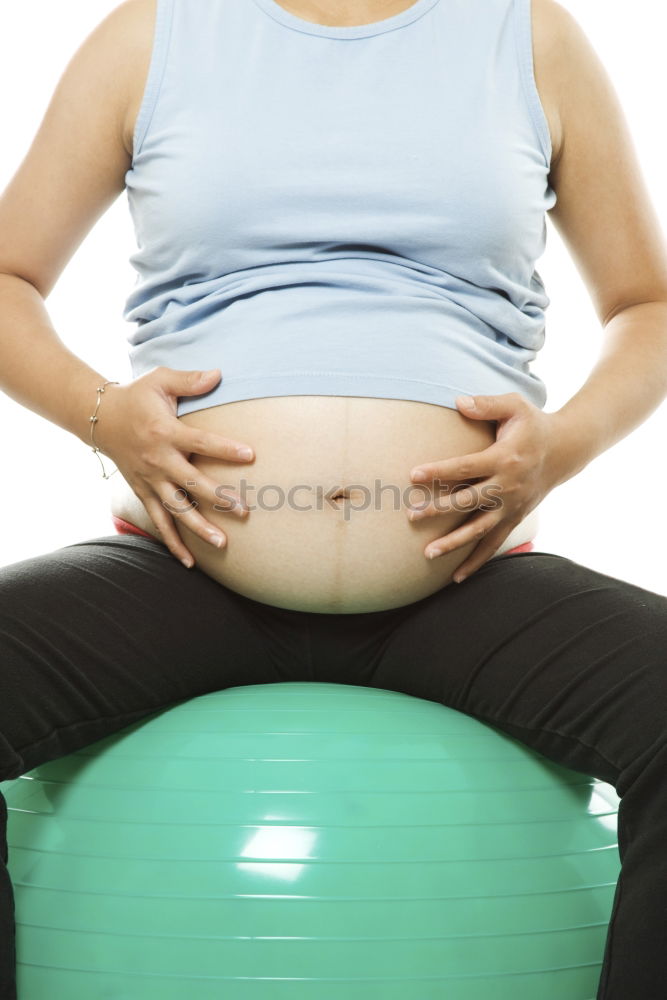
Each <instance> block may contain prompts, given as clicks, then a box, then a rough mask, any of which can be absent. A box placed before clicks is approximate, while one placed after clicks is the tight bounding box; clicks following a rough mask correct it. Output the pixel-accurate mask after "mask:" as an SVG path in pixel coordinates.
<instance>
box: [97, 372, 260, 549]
mask: <svg viewBox="0 0 667 1000" xmlns="http://www.w3.org/2000/svg"><path fill="white" fill-rule="evenodd" d="M219 381H220V370H219V369H218V368H214V369H212V370H211V371H208V372H201V371H180V370H178V369H175V368H166V367H164V366H160V367H159V368H154V369H153V370H152V371H150V372H148V373H147V374H146V375H142V376H140V377H139V378H137V379H135V380H134V381H132V382H128V383H126V384H125V385H117V386H114V385H110V386H107V387H106V389H105V391H104V396H103V397H102V404H101V406H100V408H99V413H98V420H99V422H98V423H97V424H96V425H95V432H94V433H95V444H96V445H97V447H98V448H99V449H100V451H102V452H103V454H105V455H108V456H109V458H111V459H112V461H113V462H115V464H116V466H117V468H118V470H119V472H120V473H121V474H122V476H123V477H124V479H125V480H126V482H127V483H128V484H129V486H130V487H131V488H132V490H133V491H134V493H135V494H136V495H137V497H138V498H139V499H140V500H141V502H142V503H143V505H144V507H145V508H146V510H147V512H148V515H149V516H150V518H151V520H152V521H153V524H154V525H155V527H156V528H157V529H158V530H159V532H160V533H161V536H162V538H163V539H164V543H165V545H166V546H167V548H168V549H169V551H170V552H171V553H172V554H173V555H175V556H176V558H177V559H179V560H180V561H181V562H182V563H184V565H186V566H188V568H189V567H190V566H193V565H194V562H195V560H194V558H193V556H192V553H191V552H190V551H189V550H188V548H187V547H186V546H185V545H184V543H183V541H182V540H181V537H180V535H179V533H178V531H177V530H176V527H175V524H174V517H173V514H175V515H176V516H177V517H179V518H180V520H181V521H182V522H183V523H184V524H185V525H187V526H188V528H190V529H191V530H192V531H193V532H194V533H195V534H197V535H199V537H200V538H203V539H204V541H206V542H210V543H212V544H214V545H218V547H222V546H223V545H225V544H226V542H227V539H226V538H225V536H224V535H223V534H222V533H221V531H220V528H219V527H218V526H217V525H215V524H212V523H211V522H210V521H207V520H206V518H205V517H203V516H202V515H201V514H200V513H198V511H197V509H196V508H197V507H198V506H199V503H198V501H196V500H194V501H193V500H190V499H189V498H188V497H187V493H188V489H187V485H188V484H190V485H191V486H192V485H194V484H196V486H197V495H198V496H202V497H204V498H205V499H206V500H210V501H211V503H212V504H217V506H216V508H215V509H216V510H221V509H223V507H224V505H225V504H226V501H227V500H229V510H230V511H233V512H234V514H235V515H236V516H239V517H245V516H246V514H247V513H248V508H247V507H245V506H244V505H243V502H242V500H241V497H240V496H239V495H238V494H236V493H234V492H233V491H232V490H229V489H227V490H225V491H222V490H221V488H220V487H219V485H218V484H217V483H215V481H214V480H213V479H211V478H210V477H209V476H205V475H204V474H203V473H202V472H201V470H200V469H198V468H197V467H196V466H194V465H192V464H191V463H190V461H189V456H190V455H191V454H197V455H207V456H211V457H213V458H221V459H226V460H228V461H232V462H249V461H252V459H253V457H254V455H253V453H252V449H250V452H251V454H250V456H249V457H243V455H240V454H239V449H241V448H248V447H249V445H246V444H245V443H244V442H241V441H233V440H231V439H230V438H225V437H221V436H220V435H218V434H212V433H210V432H208V431H200V430H195V429H193V428H190V427H187V426H186V425H185V424H182V423H181V422H180V421H179V419H178V417H177V402H178V397H179V396H197V395H199V394H200V393H202V392H209V391H210V390H211V389H212V388H213V387H214V386H215V385H216V383H217V382H219ZM216 488H217V492H216ZM207 494H209V496H207ZM172 512H173V513H172ZM216 538H217V539H219V541H218V542H216Z"/></svg>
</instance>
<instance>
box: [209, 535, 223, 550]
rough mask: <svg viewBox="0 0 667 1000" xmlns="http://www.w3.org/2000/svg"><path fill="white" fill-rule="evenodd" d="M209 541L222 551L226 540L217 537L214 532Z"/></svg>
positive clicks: (219, 536) (220, 536)
mask: <svg viewBox="0 0 667 1000" xmlns="http://www.w3.org/2000/svg"><path fill="white" fill-rule="evenodd" d="M208 540H209V542H211V543H212V544H213V545H217V546H218V548H219V549H221V548H222V546H223V542H224V539H223V537H222V535H216V534H215V533H214V532H212V533H211V534H210V535H209V539H208Z"/></svg>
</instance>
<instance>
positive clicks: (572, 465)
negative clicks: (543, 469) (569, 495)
mask: <svg viewBox="0 0 667 1000" xmlns="http://www.w3.org/2000/svg"><path fill="white" fill-rule="evenodd" d="M548 417H549V421H550V424H551V428H552V447H551V452H550V464H549V468H550V473H551V477H552V480H553V487H555V486H560V485H562V483H566V482H567V481H568V479H572V478H573V477H574V476H576V475H577V474H578V473H579V472H581V471H582V470H583V469H585V468H586V466H587V465H588V463H589V462H590V461H591V460H592V459H593V458H594V457H595V453H594V451H592V450H591V449H590V448H589V446H588V444H587V440H586V437H585V435H583V434H582V433H581V421H580V420H578V419H576V418H575V417H573V415H572V414H571V413H570V412H568V410H567V407H562V408H561V409H560V410H555V411H554V412H553V413H549V414H548ZM553 487H552V488H553Z"/></svg>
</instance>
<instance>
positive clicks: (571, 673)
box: [314, 551, 667, 794]
mask: <svg viewBox="0 0 667 1000" xmlns="http://www.w3.org/2000/svg"><path fill="white" fill-rule="evenodd" d="M392 614H393V615H394V617H393V618H392V617H391V615H392ZM360 617H363V616H360ZM365 617H367V618H368V619H369V621H370V618H371V617H372V616H365ZM375 617H376V625H375V630H374V631H375V635H376V642H375V645H374V647H373V649H372V650H371V653H370V655H369V656H367V658H366V663H365V667H364V671H363V674H361V673H360V679H359V681H357V683H364V684H367V685H368V686H374V687H382V688H388V689H391V690H398V691H403V692H405V693H407V694H411V695H413V696H416V697H419V698H426V699H429V700H433V701H438V702H441V703H443V704H445V705H448V706H451V707H452V708H456V709H458V710H460V711H462V712H465V713H467V714H469V715H473V716H476V717H477V718H480V719H482V720H483V721H486V722H489V723H491V724H493V725H496V726H497V727H498V728H500V729H503V730H504V731H506V732H508V733H509V734H510V735H513V736H515V737H517V738H520V739H521V740H523V741H524V742H526V743H528V744H530V745H531V746H532V747H533V748H534V749H536V750H538V751H540V752H542V753H543V754H544V755H545V756H549V757H551V758H552V759H555V760H557V761H558V762H559V763H562V764H564V765H566V766H569V767H571V768H572V769H574V770H579V771H582V772H583V773H587V774H590V775H595V776H596V777H599V778H601V779H603V780H606V781H609V782H610V783H613V784H616V785H617V788H618V791H619V794H622V793H623V790H624V787H625V786H627V785H628V784H629V783H630V782H631V781H632V779H633V777H634V776H636V774H637V773H639V769H640V768H641V766H642V763H643V761H645V760H646V759H647V755H650V754H651V753H652V752H654V751H655V749H656V748H657V747H658V746H659V745H661V744H662V743H664V742H665V740H667V597H663V596H661V595H659V594H656V593H653V592H652V591H648V590H645V589H643V588H641V587H638V586H634V585H633V584H630V583H628V582H626V581H624V580H620V579H617V578H614V577H611V576H607V575H605V574H603V573H600V572H597V571H595V570H593V569H590V568H588V567H586V566H583V565H581V564H579V563H577V562H575V561H573V560H571V559H567V558H565V557H563V556H560V555H556V554H554V553H546V552H537V551H533V552H529V553H517V554H515V555H509V556H503V557H501V558H498V559H494V560H490V561H488V562H487V563H485V564H484V565H483V566H482V567H481V568H480V569H479V570H478V571H477V572H476V573H474V574H473V575H472V576H470V577H469V578H468V579H467V580H465V581H464V582H463V583H462V584H450V585H449V586H447V587H445V588H443V589H442V590H440V591H437V592H436V593H434V594H431V595H429V596H428V597H426V598H424V599H423V600H420V601H418V602H416V603H414V604H411V605H407V606H406V607H404V608H400V609H397V610H396V612H392V613H388V614H387V616H386V617H383V613H380V614H379V615H376V616H375ZM334 628H335V623H332V624H331V625H327V623H326V622H325V621H324V620H323V617H322V616H320V617H319V618H318V621H317V629H315V630H314V631H315V632H316V633H317V636H316V639H315V641H316V643H317V645H318V646H319V647H320V648H323V644H325V645H326V647H327V648H328V649H329V654H328V656H329V658H328V660H327V661H326V662H327V664H328V666H327V676H328V677H329V678H330V679H332V680H333V679H339V680H348V682H353V681H351V680H350V678H349V677H348V676H347V675H346V669H345V663H346V660H345V657H344V656H343V650H342V648H341V649H339V654H338V656H337V658H336V660H335V662H334V659H333V658H332V654H333V653H334V652H335V648H336V647H335V643H336V641H337V640H336V639H335V638H334V636H333V631H334ZM347 628H348V626H347V625H346V629H347ZM349 628H353V624H352V623H351V624H350V626H349ZM346 629H343V630H341V629H340V628H339V629H338V631H339V632H341V634H342V635H345V632H346ZM339 645H340V643H339Z"/></svg>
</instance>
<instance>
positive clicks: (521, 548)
mask: <svg viewBox="0 0 667 1000" xmlns="http://www.w3.org/2000/svg"><path fill="white" fill-rule="evenodd" d="M111 520H112V521H113V523H114V527H115V528H116V531H117V532H118V534H119V535H143V536H144V538H153V535H149V534H148V532H147V531H142V530H141V528H137V526H136V524H131V523H130V521H124V520H123V518H122V517H116V515H115V514H112V515H111ZM534 548H535V546H534V544H533V543H532V542H524V543H523V544H522V545H515V547H514V548H513V549H508V550H507V552H503V555H504V556H508V555H510V554H511V553H513V552H532V551H533V549H534ZM498 558H500V557H498Z"/></svg>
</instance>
